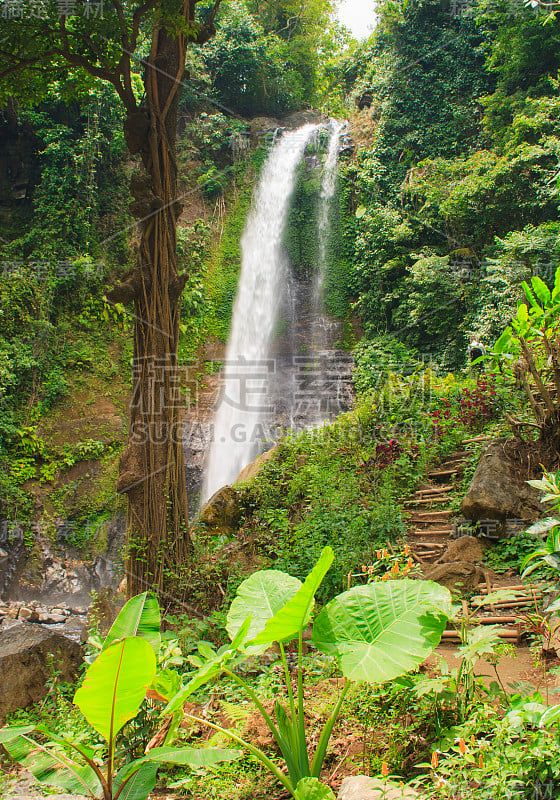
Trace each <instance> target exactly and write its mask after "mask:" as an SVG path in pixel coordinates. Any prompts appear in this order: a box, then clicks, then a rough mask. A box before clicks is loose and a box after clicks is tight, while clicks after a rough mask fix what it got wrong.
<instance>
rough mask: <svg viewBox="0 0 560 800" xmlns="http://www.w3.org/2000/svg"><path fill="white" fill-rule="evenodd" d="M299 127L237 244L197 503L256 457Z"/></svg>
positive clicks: (274, 159) (273, 156)
mask: <svg viewBox="0 0 560 800" xmlns="http://www.w3.org/2000/svg"><path fill="white" fill-rule="evenodd" d="M319 127H320V126H318V125H304V126H303V127H302V128H299V129H298V130H295V131H291V132H287V133H284V134H283V136H282V137H281V138H280V139H279V140H278V141H277V142H276V143H275V144H274V147H273V149H272V151H271V153H270V155H269V157H268V159H267V161H266V163H265V165H264V168H263V171H262V174H261V177H260V181H259V186H258V189H257V192H256V197H255V199H254V203H253V208H252V210H251V213H250V214H249V217H248V219H247V223H246V226H245V231H244V233H243V237H242V239H241V275H240V279H239V287H238V290H237V297H236V300H235V304H234V307H233V317H232V327H231V333H230V338H229V342H228V347H227V354H226V365H225V375H224V383H223V390H222V391H223V396H222V400H221V403H220V406H219V408H218V411H217V414H216V418H215V420H214V431H213V440H212V443H211V446H210V452H209V456H208V463H207V468H206V476H205V481H204V487H203V492H202V500H203V501H204V500H206V499H208V498H209V497H210V496H211V495H212V494H213V493H214V492H215V491H217V490H218V489H220V488H221V487H222V486H225V485H226V484H228V483H231V482H232V481H233V480H235V478H236V477H237V476H238V474H239V472H240V471H241V470H242V469H243V468H244V467H245V466H246V465H247V464H248V463H249V462H250V461H251V460H252V459H253V458H254V457H255V455H256V453H257V450H258V447H259V441H258V440H257V438H258V437H259V435H260V434H261V433H262V430H263V428H262V420H263V419H264V416H265V415H266V413H267V412H269V411H270V409H269V408H267V406H266V403H267V400H266V387H267V383H268V378H269V377H270V371H271V370H272V369H273V368H274V367H273V363H272V362H271V361H270V360H269V350H270V342H271V337H272V332H273V330H274V326H275V323H276V321H277V316H278V308H279V305H280V302H281V299H282V289H283V285H284V283H285V278H286V273H287V263H286V259H285V257H284V255H283V251H282V236H283V234H284V229H285V226H286V220H287V216H288V212H289V206H290V198H291V195H292V192H293V190H294V187H295V177H296V168H297V165H298V163H299V161H300V160H301V158H302V156H303V153H304V150H305V147H306V145H307V143H308V142H309V140H310V139H311V137H312V135H313V132H314V131H315V130H317V129H318V128H319Z"/></svg>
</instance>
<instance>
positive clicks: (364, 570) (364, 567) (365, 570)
mask: <svg viewBox="0 0 560 800" xmlns="http://www.w3.org/2000/svg"><path fill="white" fill-rule="evenodd" d="M362 572H367V567H366V565H365V564H362Z"/></svg>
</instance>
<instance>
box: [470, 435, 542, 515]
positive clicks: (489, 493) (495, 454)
mask: <svg viewBox="0 0 560 800" xmlns="http://www.w3.org/2000/svg"><path fill="white" fill-rule="evenodd" d="M526 480H527V475H524V474H522V473H521V471H520V470H517V469H516V468H515V466H514V465H513V464H512V463H511V462H510V461H509V460H508V458H507V456H506V454H505V452H504V442H496V443H495V444H492V445H490V447H488V449H487V450H486V452H485V453H484V454H483V456H482V458H481V459H480V461H479V463H478V466H477V468H476V472H475V473H474V475H473V479H472V481H471V483H470V486H469V488H468V490H467V493H466V495H465V497H464V498H463V502H462V504H461V513H462V514H463V516H464V517H465V519H471V520H481V519H485V520H505V519H508V518H509V519H512V518H516V519H522V520H528V521H531V520H535V519H538V518H539V517H540V516H541V514H542V505H541V503H540V493H539V492H538V491H537V490H536V489H533V487H532V486H529V484H528V483H526Z"/></svg>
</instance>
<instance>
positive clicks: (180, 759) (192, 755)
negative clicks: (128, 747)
mask: <svg viewBox="0 0 560 800" xmlns="http://www.w3.org/2000/svg"><path fill="white" fill-rule="evenodd" d="M242 755H243V752H242V751H241V750H232V749H229V748H228V749H223V748H220V747H154V748H153V749H152V750H150V751H148V752H147V753H146V755H145V756H142V758H137V759H136V760H135V761H131V762H130V764H127V765H126V766H125V767H123V768H122V769H121V770H120V772H119V774H118V776H117V778H118V780H119V781H120V782H124V781H126V779H127V778H128V777H129V775H131V774H132V773H134V772H135V771H136V770H137V769H138V768H139V767H140V768H142V766H143V765H144V764H147V763H152V764H180V765H182V766H186V767H192V769H201V768H203V767H212V766H214V765H215V764H222V763H224V762H225V761H235V760H236V759H238V758H240V757H241V756H242Z"/></svg>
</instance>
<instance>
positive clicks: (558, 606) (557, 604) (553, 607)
mask: <svg viewBox="0 0 560 800" xmlns="http://www.w3.org/2000/svg"><path fill="white" fill-rule="evenodd" d="M558 611H560V597H559V598H558V599H557V600H555V601H554V602H553V603H551V604H550V605H549V606H547V607H546V608H545V609H544V610H543V614H556V613H557V612H558Z"/></svg>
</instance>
